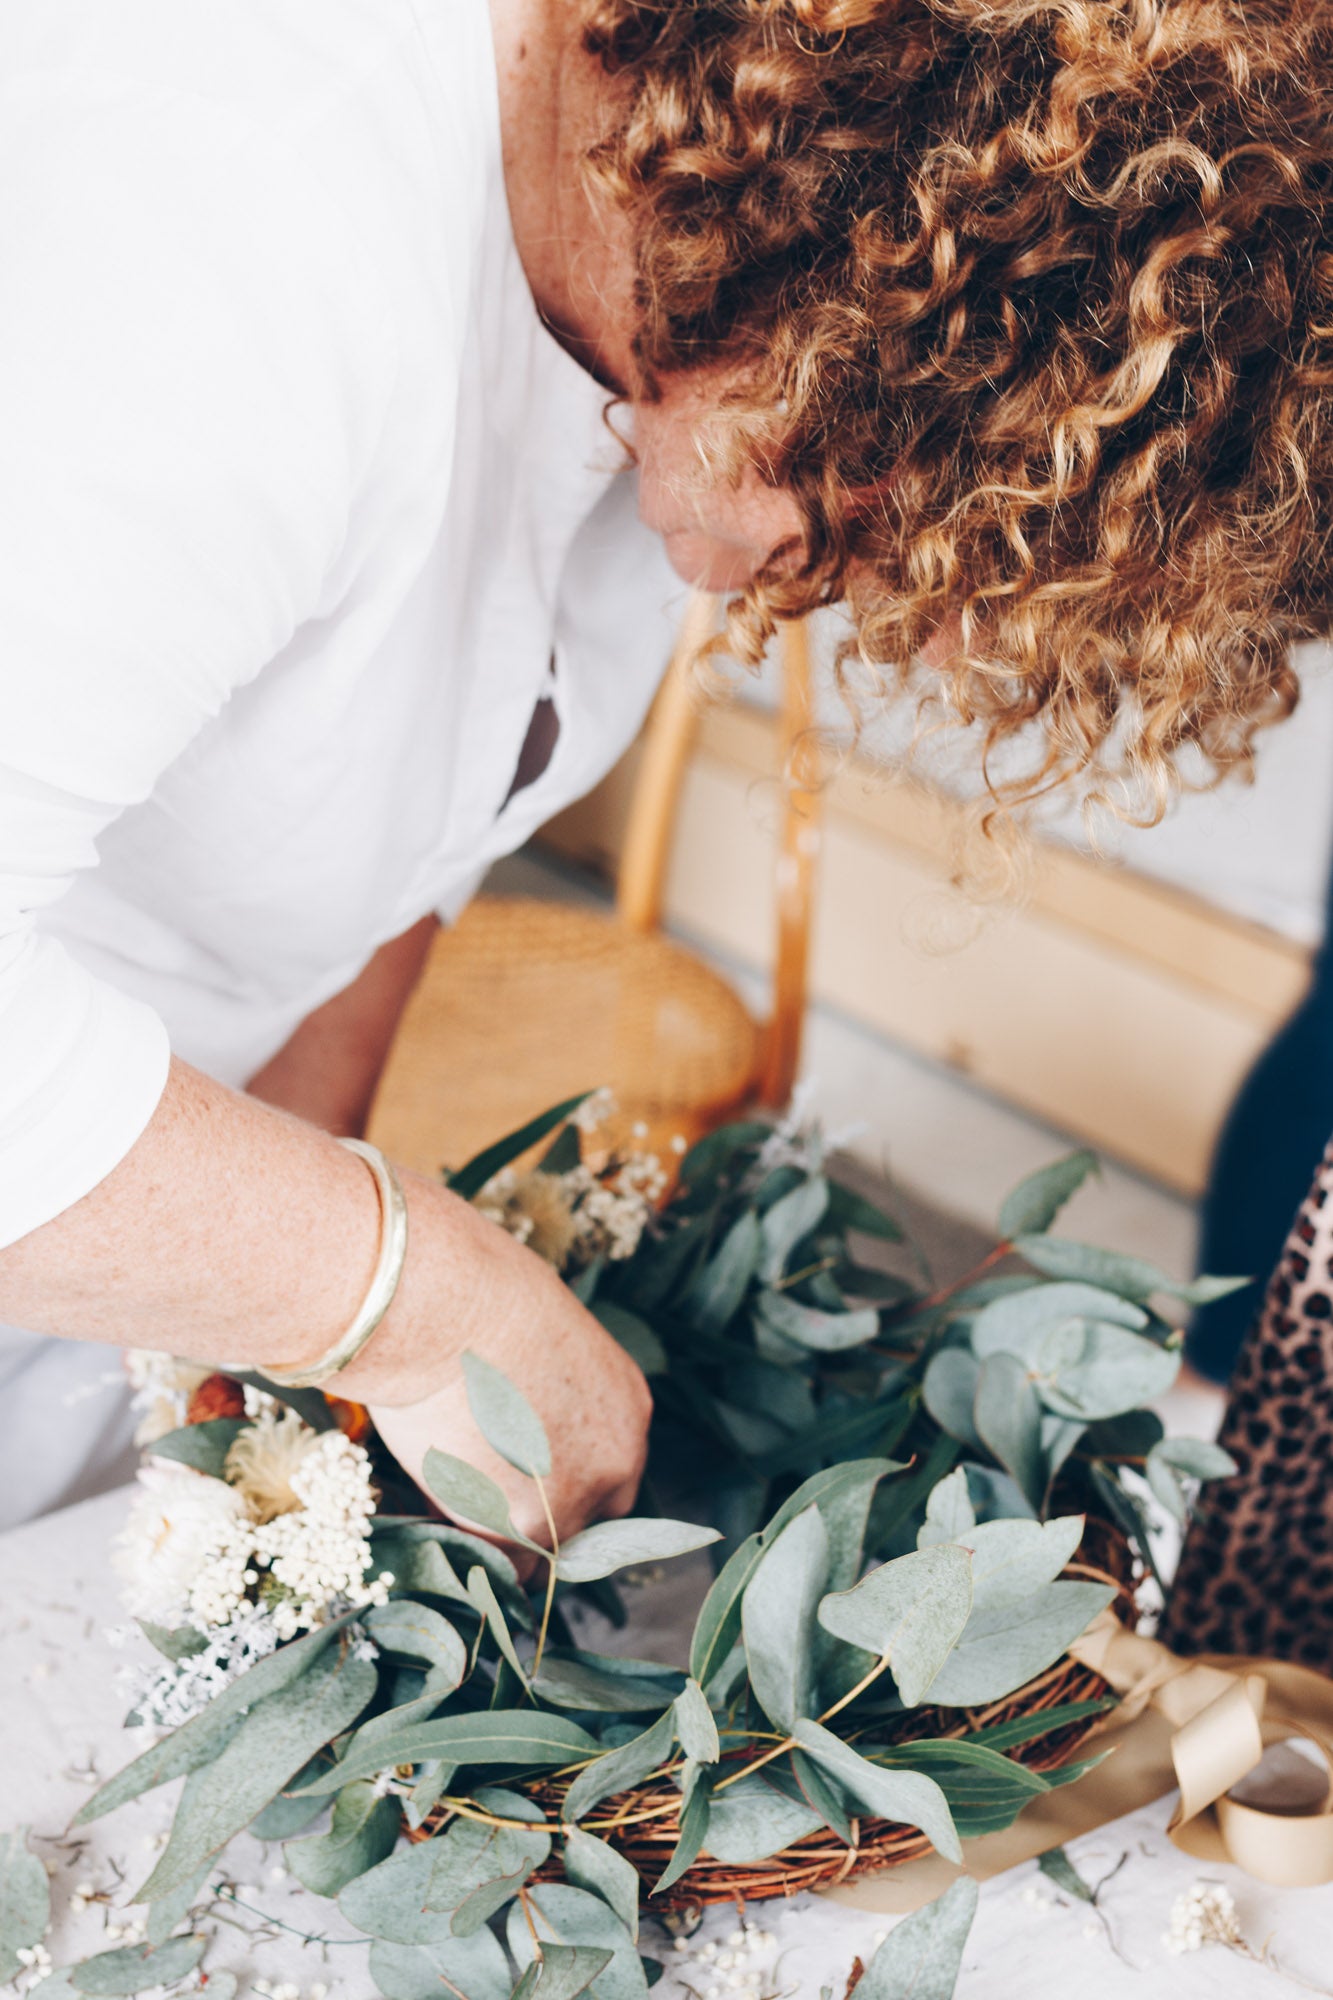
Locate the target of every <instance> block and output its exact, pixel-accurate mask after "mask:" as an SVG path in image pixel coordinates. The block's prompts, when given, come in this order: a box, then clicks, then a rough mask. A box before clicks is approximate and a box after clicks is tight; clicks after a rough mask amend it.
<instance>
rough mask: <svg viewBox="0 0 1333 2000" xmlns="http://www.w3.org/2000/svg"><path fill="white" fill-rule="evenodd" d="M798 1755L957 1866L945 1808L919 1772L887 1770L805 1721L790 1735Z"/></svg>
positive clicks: (951, 1826)
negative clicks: (916, 1829) (911, 1830)
mask: <svg viewBox="0 0 1333 2000" xmlns="http://www.w3.org/2000/svg"><path fill="white" fill-rule="evenodd" d="M792 1734H793V1736H794V1737H795V1738H796V1741H797V1742H798V1743H799V1744H800V1746H801V1748H802V1750H805V1751H807V1752H808V1753H809V1755H810V1756H811V1757H813V1758H814V1760H815V1762H816V1763H817V1764H819V1765H821V1766H822V1767H823V1769H824V1770H826V1771H828V1772H830V1773H831V1774H832V1776H833V1777H835V1778H836V1779H837V1781H838V1783H839V1784H840V1785H842V1786H843V1787H844V1788H845V1789H846V1790H847V1791H849V1792H850V1793H851V1794H852V1796H853V1797H854V1798H857V1799H859V1800H860V1801H861V1803H862V1805H863V1806H865V1807H866V1808H867V1810H868V1811H870V1812H872V1813H874V1815H875V1816H876V1818H878V1819H887V1820H892V1821H894V1822H895V1823H896V1824H898V1825H901V1826H916V1827H920V1829H921V1831H922V1833H924V1834H925V1836H926V1838H927V1840H928V1841H929V1842H930V1844H931V1846H932V1847H933V1848H935V1850H936V1852H937V1853H939V1854H942V1855H943V1856H944V1858H945V1860H946V1861H961V1860H962V1858H963V1850H962V1848H961V1846H960V1845H959V1842H958V1835H957V1833H956V1832H955V1831H954V1824H953V1817H952V1815H951V1814H950V1811H949V1803H948V1800H947V1799H946V1798H945V1796H944V1793H943V1792H942V1791H941V1790H940V1788H939V1786H938V1785H937V1784H936V1782H935V1780H934V1779H933V1778H928V1777H926V1776H925V1774H924V1773H923V1772H920V1771H891V1770H885V1769H884V1768H883V1767H882V1766H881V1765H879V1764H872V1763H871V1762H870V1761H869V1759H868V1758H866V1757H863V1756H861V1754H860V1753H859V1751H856V1750H853V1748H852V1746H851V1744H850V1743H844V1742H843V1740H842V1738H841V1737H840V1736H835V1735H834V1734H833V1732H832V1730H829V1729H825V1728H823V1727H822V1726H821V1725H820V1724H819V1723H817V1722H811V1721H810V1720H808V1719H806V1718H803V1719H802V1720H801V1721H799V1722H798V1723H797V1725H796V1727H795V1729H794V1730H793V1731H792Z"/></svg>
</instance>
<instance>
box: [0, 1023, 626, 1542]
mask: <svg viewBox="0 0 1333 2000" xmlns="http://www.w3.org/2000/svg"><path fill="white" fill-rule="evenodd" d="M402 1180H403V1188H404V1192H405V1194H406V1196H407V1203H408V1215H409V1228H408V1246H407V1261H406V1264H405V1265H404V1268H403V1276H402V1282H401V1283H400V1285H399V1288H398V1294H397V1297H396V1298H395V1300H394V1302H393V1305H392V1307H391V1308H390V1310H389V1312H388V1313H387V1314H386V1316H385V1318H384V1320H383V1322H382V1324H381V1325H380V1326H379V1327H378V1328H377V1330H376V1332H375V1333H374V1335H373V1336H372V1338H371V1339H370V1340H369V1341H368V1342H367V1344H366V1346H365V1347H364V1349H363V1350H362V1352H361V1353H360V1354H359V1355H358V1356H357V1358H356V1360H355V1361H354V1362H353V1363H352V1365H351V1367H349V1368H347V1369H345V1370H344V1371H343V1373H342V1374H341V1375H339V1376H337V1377H336V1378H335V1379H334V1380H333V1381H331V1382H330V1384H329V1387H330V1389H331V1390H333V1391H334V1392H335V1393H336V1394H338V1395H340V1396H347V1397H350V1398H352V1399H353V1400H354V1401H356V1402H359V1403H365V1404H367V1405H369V1406H370V1407H371V1408H373V1409H374V1411H375V1415H376V1419H377V1421H378V1423H379V1424H380V1427H381V1429H382V1431H383V1433H384V1436H385V1437H386V1439H387V1441H388V1443H389V1447H390V1449H391V1450H393V1451H395V1452H396V1453H397V1455H398V1456H399V1457H400V1458H401V1459H402V1461H403V1463H404V1465H405V1466H406V1467H407V1469H408V1471H409V1472H410V1473H411V1474H412V1475H413V1477H419V1476H420V1473H421V1468H422V1461H423V1459H424V1457H425V1454H426V1452H427V1450H428V1449H429V1448H430V1446H431V1445H436V1446H438V1447H439V1448H440V1449H441V1450H443V1451H452V1452H453V1453H454V1454H455V1455H456V1456H458V1457H465V1458H468V1459H472V1460H475V1462H476V1463H477V1464H479V1465H481V1466H483V1467H485V1469H486V1470H487V1471H490V1472H492V1473H493V1474H494V1475H495V1477H496V1478H497V1479H498V1480H499V1482H500V1483H501V1484H502V1485H503V1486H504V1488H505V1491H506V1492H507V1493H509V1494H510V1495H511V1496H512V1502H513V1508H514V1518H515V1526H516V1527H518V1528H520V1529H522V1531H523V1532H524V1533H525V1534H531V1535H532V1537H533V1539H534V1540H538V1539H540V1538H541V1537H542V1536H543V1535H544V1534H545V1533H546V1527H545V1518H544V1516H543V1514H542V1512H541V1508H540V1503H539V1502H538V1500H537V1496H536V1493H535V1491H534V1489H533V1488H532V1486H531V1485H530V1483H529V1482H527V1481H525V1480H523V1479H522V1477H521V1475H519V1474H517V1473H514V1472H512V1471H511V1470H509V1468H508V1467H504V1466H501V1465H499V1464H498V1463H497V1461H496V1460H495V1459H494V1457H493V1456H492V1454H491V1453H490V1451H489V1449H488V1448H487V1447H486V1446H484V1445H483V1443H482V1441H481V1440H480V1438H479V1437H478V1436H477V1433H476V1432H475V1430H474V1429H473V1427H472V1423H471V1419H470V1417H469V1415H468V1409H467V1397H466V1395H465V1393H464V1389H463V1381H462V1358H463V1355H464V1354H465V1353H466V1352H467V1351H468V1350H471V1351H472V1352H473V1353H474V1354H478V1355H480V1356H481V1357H482V1358H483V1359H484V1360H487V1361H489V1362H491V1363H492V1364H493V1365H494V1366H495V1367H497V1368H499V1369H501V1370H502V1371H503V1373H505V1374H506V1375H508V1376H509V1377H510V1379H511V1380H512V1381H513V1382H514V1383H515V1385H516V1386H517V1387H518V1388H519V1389H521V1390H522V1391H523V1393H524V1395H525V1396H527V1397H528V1398H529V1399H530V1401H531V1402H532V1403H533V1405H534V1407H535V1408H536V1410H537V1411H538V1413H539V1415H540V1416H541V1418H542V1420H543V1422H544V1423H545V1425H546V1427H547V1431H548V1433H549V1435H550V1440H551V1452H552V1458H553V1461H554V1473H553V1477H552V1480H551V1483H550V1484H551V1493H550V1497H551V1503H552V1508H553V1511H554V1514H555V1520H556V1527H557V1531H558V1532H559V1533H560V1534H561V1535H562V1536H563V1535H568V1534H571V1533H573V1532H574V1531H575V1530H576V1529H577V1528H580V1527H582V1526H583V1524H584V1523H585V1522H586V1521H589V1520H591V1519H592V1518H593V1517H594V1515H597V1514H604V1513H620V1512H623V1511H624V1510H625V1509H626V1508H627V1507H629V1506H630V1505H631V1504H632V1502H633V1498H634V1490H635V1487H636V1485H637V1482H638V1478H639V1474H640V1472H641V1470H642V1466H643V1458H644V1450H645V1442H646V1438H647V1432H648V1417H649V1409H650V1400H649V1395H648V1388H647V1384H646V1383H645V1381H644V1379H643V1377H642V1375H641V1374H640V1373H639V1371H638V1369H637V1368H636V1367H635V1366H634V1364H633V1362H632V1361H630V1360H629V1358H628V1356H627V1355H626V1354H625V1353H624V1352H623V1351H622V1350H621V1349H620V1348H619V1347H618V1346H617V1345H616V1343H615V1342H614V1341H613V1340H612V1339H611V1337H610V1336H609V1334H606V1333H604V1332H603V1331H602V1329H601V1327H600V1326H598V1324H597V1322H596V1320H594V1319H593V1318H592V1316H591V1315H590V1314H589V1313H587V1312H585V1311H584V1309H583V1307H582V1306H581V1305H579V1303H578V1301H577V1300H576V1299H575V1298H574V1296H573V1294H572V1293H571V1292H570V1291H569V1290H568V1289H567V1287H566V1286H565V1285H563V1284H562V1283H561V1281H560V1279H559V1278H558V1277H557V1276H556V1274H555V1272H554V1271H552V1270H551V1269H550V1268H549V1267H548V1266H547V1265H545V1264H543V1263H542V1262H541V1261H540V1259H539V1258H537V1257H536V1256H534V1255H533V1253H532V1252H531V1251H529V1250H524V1249H523V1248H522V1247H521V1246H520V1245H519V1244H518V1243H516V1242H515V1241H514V1239H513V1237H511V1236H506V1234H505V1233H504V1231H503V1230H502V1229H500V1228H499V1227H497V1225H496V1224H495V1223H493V1222H489V1221H487V1220H486V1218H485V1217H484V1216H481V1215H479V1214H478V1213H477V1211H476V1210H475V1209H474V1208H472V1207H470V1206H469V1204H468V1203H467V1202H465V1201H462V1200H460V1199H459V1197H458V1196H457V1195H454V1194H450V1193H449V1192H448V1190H447V1189H445V1188H443V1187H440V1186H439V1185H438V1183H436V1182H433V1181H429V1180H425V1179H423V1178H421V1177H420V1176H419V1175H416V1174H404V1175H403V1176H402ZM379 1242H380V1214H379V1199H378V1196H377V1195H376V1192H375V1184H374V1181H373V1180H372V1178H371V1176H370V1174H369V1173H367V1171H366V1167H365V1164H364V1162H363V1161H361V1160H358V1159H356V1158H354V1157H353V1156H352V1154H350V1153H348V1152H347V1151H346V1150H345V1149H344V1148H343V1147H341V1146H339V1145H337V1144H335V1142H334V1141H333V1140H332V1139H331V1138H330V1137H329V1136H328V1134H327V1133H324V1132H319V1131H317V1130H316V1129H315V1128H314V1127H313V1126H312V1125H309V1124H304V1123H302V1122H301V1121H300V1120H299V1119H297V1118H295V1117H292V1116H290V1115H288V1114H287V1113H284V1112H282V1111H278V1110H274V1109H272V1108H271V1107H270V1106H268V1105H266V1104H261V1103H259V1102H258V1101H257V1100H256V1099H255V1098H253V1097H245V1096H242V1095H240V1094H239V1093H237V1092H235V1091H231V1090H227V1089H226V1088H225V1087H224V1086H223V1085H221V1084H218V1083H214V1082H212V1081H211V1080H210V1079H209V1078H207V1077H204V1076H200V1075H199V1074H198V1072H197V1071H194V1070H191V1069H189V1068H188V1067H187V1066H186V1065H185V1064H183V1063H181V1062H180V1061H178V1060H177V1061H173V1063H172V1066H171V1073H170V1075H169V1077H168V1079H167V1087H166V1089H165V1091H164V1093H163V1096H162V1101H161V1103H160V1104H159V1106H158V1109H157V1111H156V1113H155V1114H154V1117H153V1119H152V1122H151V1123H150V1125H149V1127H148V1129H147V1130H146V1131H145V1132H144V1134H143V1135H142V1137H141V1138H140V1139H139V1141H138V1143H137V1144H136V1145H135V1146H134V1147H133V1148H132V1149H131V1151H130V1152H129V1153H128V1154H127V1155H126V1157H125V1159H124V1160H123V1161H122V1162H121V1164H120V1165H119V1166H118V1167H117V1168H116V1169H115V1171H114V1172H113V1173H111V1174H109V1175H108V1176H107V1178H106V1179H105V1180H104V1181H102V1182H100V1183H99V1184H98V1186H97V1187H96V1188H94V1189H93V1190H92V1191H91V1193H89V1194H87V1195H85V1196H84V1198H83V1199H82V1201H79V1202H76V1203H75V1204H74V1206H73V1207H72V1208H70V1209H67V1210H66V1211H65V1213H64V1214H63V1215H60V1216H57V1217H56V1218H55V1219H54V1220H53V1221H51V1222H48V1223H45V1224H43V1225H42V1227H41V1228H40V1229H36V1230H33V1231H32V1232H31V1234H30V1235H28V1236H25V1237H23V1238H21V1239H20V1241H19V1242H17V1243H15V1244H11V1245H10V1246H9V1247H8V1248H6V1249H4V1250H0V1319H3V1320H8V1321H9V1322H10V1323H11V1324H13V1325H15V1326H26V1327H31V1328H32V1329H33V1331H34V1332H50V1333H55V1334H61V1335H66V1336H69V1337H71V1338H74V1339H83V1340H100V1341H105V1342H107V1343H108V1344H110V1345H114V1346H118V1347H151V1348H157V1349H159V1350H160V1351H161V1352H163V1353H166V1354H176V1355H179V1356H181V1357H182V1358H183V1359H190V1360H197V1361H202V1362H206V1363H208V1364H209V1365H210V1366H213V1365H216V1362H217V1358H218V1356H220V1355H222V1356H225V1357H226V1358H227V1359H228V1361H230V1362H231V1363H232V1364H233V1365H235V1366H239V1367H251V1368H258V1369H260V1370H261V1371H262V1370H263V1369H264V1368H266V1367H270V1366H274V1365H276V1366H278V1367H281V1368H292V1367H298V1368H308V1367H309V1366H310V1365H311V1363H312V1362H314V1361H317V1360H318V1359H319V1357H320V1356H321V1355H323V1354H324V1353H326V1352H327V1350H328V1348H329V1347H330V1346H331V1344H332V1343H333V1342H334V1341H335V1340H336V1339H337V1337H338V1335H339V1333H340V1332H341V1331H342V1330H343V1329H344V1328H345V1327H346V1326H347V1325H348V1324H349V1323H350V1321H351V1319H352V1316H353V1314H354V1313H355V1312H356V1310H357V1307H358V1305H359V1303H360V1301H361V1300H362V1299H363V1298H364V1297H365V1295H366V1288H367V1286H368V1285H369V1283H370V1279H371V1275H372V1273H373V1272H374V1269H375V1265H376V1260H377V1258H378V1255H379Z"/></svg>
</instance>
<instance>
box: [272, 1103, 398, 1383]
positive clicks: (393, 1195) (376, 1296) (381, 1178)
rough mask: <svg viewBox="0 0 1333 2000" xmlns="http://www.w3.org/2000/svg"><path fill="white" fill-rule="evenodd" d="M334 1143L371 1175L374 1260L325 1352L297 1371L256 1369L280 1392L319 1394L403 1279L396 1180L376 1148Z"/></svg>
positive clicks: (356, 1350) (347, 1361)
mask: <svg viewBox="0 0 1333 2000" xmlns="http://www.w3.org/2000/svg"><path fill="white" fill-rule="evenodd" d="M338 1143H339V1144H340V1145H342V1146H346V1148H347V1150H348V1152H349V1153H355V1154H356V1155H357V1157H358V1158H359V1159H362V1160H364V1161H365V1163H366V1165H367V1166H368V1167H369V1168H370V1171H371V1173H372V1174H373V1175H374V1176H375V1186H376V1188H377V1189H378V1191H379V1198H380V1254H379V1261H378V1263H377V1264H376V1266H375V1275H374V1277H373V1278H372V1279H371V1281H370V1289H369V1291H368V1292H367V1293H366V1296H365V1298H364V1299H363V1300H362V1302H361V1310H360V1311H359V1312H358V1313H357V1316H356V1318H355V1319H354V1320H353V1321H352V1324H351V1325H350V1326H349V1327H348V1329H347V1331H346V1333H344V1334H343V1335H341V1337H340V1338H339V1339H338V1340H336V1341H335V1342H334V1344H333V1346H332V1347H330V1348H329V1350H328V1352H327V1353H325V1354H321V1355H320V1357H319V1359H318V1361H311V1362H308V1363H307V1364H306V1365H305V1367H303V1368H264V1369H261V1371H260V1372H261V1374H264V1375H267V1377H268V1379H269V1381H270V1382H275V1383H276V1384H277V1386H278V1387H279V1388H280V1389H319V1388H322V1387H323V1385H324V1383H326V1382H328V1381H331V1380H332V1378H333V1377H334V1376H335V1375H341V1373H342V1371H343V1369H344V1368H347V1367H349V1366H350V1365H351V1363H352V1362H353V1361H355V1359H356V1357H357V1355H358V1354H360V1352H361V1350H362V1348H363V1347H364V1346H365V1344H366V1342H367V1341H368V1340H369V1339H370V1336H371V1335H372V1334H373V1333H374V1332H375V1330H376V1328H377V1327H378V1326H379V1324H380V1321H381V1320H382V1319H383V1318H384V1315H385V1314H386V1313H387V1312H388V1310H389V1307H390V1306H391V1305H392V1304H393V1301H394V1297H395V1295H396V1293H397V1291H398V1282H399V1280H400V1278H401V1277H402V1275H403V1263H404V1260H405V1259H406V1256H407V1203H406V1201H405V1200H404V1198H403V1190H402V1188H401V1187H400V1186H399V1183H398V1176H397V1174H395V1172H394V1170H393V1168H392V1167H391V1166H390V1165H389V1162H388V1161H387V1160H386V1159H385V1157H384V1155H383V1153H381V1151H380V1149H379V1147H378V1146H370V1145H367V1143H366V1141H365V1140H364V1139H341V1140H339V1142H338Z"/></svg>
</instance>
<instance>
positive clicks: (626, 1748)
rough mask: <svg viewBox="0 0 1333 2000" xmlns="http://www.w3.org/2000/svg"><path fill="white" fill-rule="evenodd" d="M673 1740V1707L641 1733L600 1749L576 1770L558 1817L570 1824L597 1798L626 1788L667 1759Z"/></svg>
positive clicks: (611, 1794)
mask: <svg viewBox="0 0 1333 2000" xmlns="http://www.w3.org/2000/svg"><path fill="white" fill-rule="evenodd" d="M675 1741H676V1727H675V1711H674V1710H673V1709H670V1708H669V1709H668V1710H667V1711H666V1714H665V1715H659V1716H658V1718H657V1721H656V1722H654V1723H653V1724H652V1725H651V1727H650V1728H648V1729H645V1730H644V1731H643V1732H642V1734H640V1735H638V1736H635V1737H633V1738H631V1740H630V1741H629V1742H628V1743H622V1744H621V1745H620V1747H619V1748H618V1749H615V1750H607V1751H604V1752H603V1753H602V1754H601V1755H600V1756H599V1757H597V1759H596V1762H595V1763H591V1764H588V1765H587V1766H586V1767H585V1769H584V1770H582V1771H580V1772H579V1775H578V1776H577V1778H575V1780H574V1782H573V1784H572V1785H571V1786H570V1788H569V1790H568V1792H567V1793H566V1794H565V1803H564V1806H563V1809H562V1817H563V1818H564V1819H565V1820H566V1821H568V1822H569V1823H570V1824H571V1825H572V1824H573V1823H574V1821H576V1820H580V1819H582V1818H583V1817H584V1815H585V1814H586V1813H589V1812H591V1811H592V1809H593V1807H594V1806H595V1805H598V1804H599V1803H600V1802H601V1800H603V1799H606V1798H610V1797H612V1796H613V1794H615V1793H616V1792H626V1791H628V1790H629V1789H630V1787H631V1786H632V1785H638V1784H642V1782H643V1780H644V1779H645V1778H646V1777H648V1776H649V1775H650V1774H651V1773H652V1772H654V1771H656V1770H657V1769H658V1768H659V1767H660V1766H661V1765H663V1764H665V1763H667V1761H668V1760H669V1758H670V1756H671V1752H672V1749H673V1747H674V1745H675Z"/></svg>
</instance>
